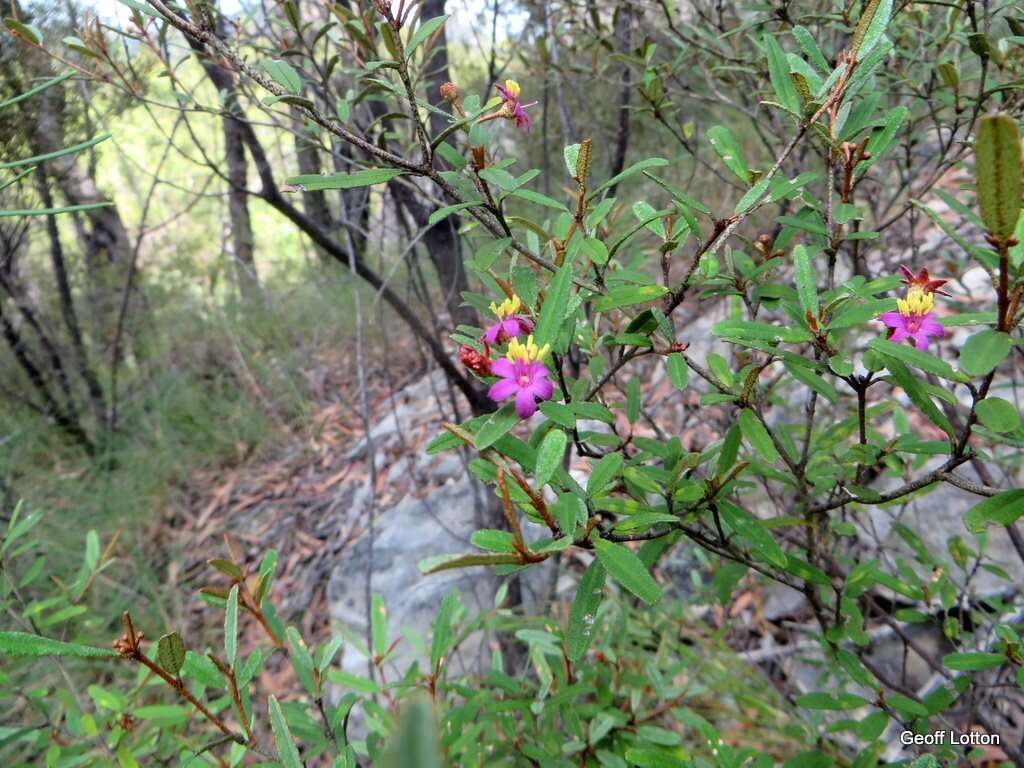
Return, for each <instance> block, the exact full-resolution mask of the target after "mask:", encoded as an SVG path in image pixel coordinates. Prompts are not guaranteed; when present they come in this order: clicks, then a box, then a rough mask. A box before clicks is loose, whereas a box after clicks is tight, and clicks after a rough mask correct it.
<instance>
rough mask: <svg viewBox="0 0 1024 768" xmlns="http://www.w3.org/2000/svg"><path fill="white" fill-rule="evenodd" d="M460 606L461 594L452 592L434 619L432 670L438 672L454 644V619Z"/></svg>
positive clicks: (431, 652) (446, 597)
mask: <svg viewBox="0 0 1024 768" xmlns="http://www.w3.org/2000/svg"><path fill="white" fill-rule="evenodd" d="M458 605H459V593H458V592H457V591H454V590H453V591H451V592H449V593H448V594H447V595H445V596H444V599H443V600H442V601H441V607H440V608H439V609H438V611H437V616H436V617H435V619H434V632H433V637H432V638H431V641H430V669H431V670H436V669H437V668H438V665H439V664H440V663H441V661H442V660H443V659H444V655H445V654H446V653H447V652H448V648H449V647H450V646H451V642H452V618H453V616H454V614H455V609H456V608H457V607H458Z"/></svg>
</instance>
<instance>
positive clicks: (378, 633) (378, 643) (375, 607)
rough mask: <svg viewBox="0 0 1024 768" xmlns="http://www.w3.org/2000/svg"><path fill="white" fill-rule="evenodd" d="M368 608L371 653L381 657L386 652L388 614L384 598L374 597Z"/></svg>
mask: <svg viewBox="0 0 1024 768" xmlns="http://www.w3.org/2000/svg"><path fill="white" fill-rule="evenodd" d="M370 606H371V608H370V637H371V638H372V639H373V652H374V653H375V654H376V655H377V656H383V655H384V654H385V653H387V651H388V612H387V608H386V607H385V606H384V598H383V597H381V596H380V595H374V596H373V598H372V599H371V601H370Z"/></svg>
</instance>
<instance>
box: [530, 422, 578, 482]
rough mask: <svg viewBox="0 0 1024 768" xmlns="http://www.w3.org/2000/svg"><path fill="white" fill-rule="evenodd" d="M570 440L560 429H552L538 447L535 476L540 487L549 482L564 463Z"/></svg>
mask: <svg viewBox="0 0 1024 768" xmlns="http://www.w3.org/2000/svg"><path fill="white" fill-rule="evenodd" d="M568 442H569V438H568V436H567V435H566V434H565V432H563V431H562V430H560V429H552V430H551V431H550V432H548V433H547V434H546V435H544V439H543V440H542V441H541V443H540V447H539V448H537V463H536V465H535V466H534V470H533V477H534V479H535V480H536V481H537V487H538V488H540V487H541V486H544V485H546V484H547V482H548V481H549V480H550V479H551V476H552V475H553V474H555V470H556V469H558V467H559V466H560V465H561V463H562V457H563V456H564V455H565V446H566V444H567V443H568Z"/></svg>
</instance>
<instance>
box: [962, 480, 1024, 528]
mask: <svg viewBox="0 0 1024 768" xmlns="http://www.w3.org/2000/svg"><path fill="white" fill-rule="evenodd" d="M1021 515H1024V490H1022V489H1019V488H1018V489H1015V490H1012V491H1005V492H1003V493H1000V494H999V495H997V496H992V497H990V498H988V499H985V500H984V501H982V502H981V503H979V504H975V505H974V506H973V507H971V509H970V510H969V511H968V512H967V514H965V515H964V525H965V526H967V530H969V531H970V532H971V533H981V532H982V531H984V530H985V526H987V525H1009V524H1010V523H1013V522H1016V520H1017V519H1018V518H1019V517H1020V516H1021Z"/></svg>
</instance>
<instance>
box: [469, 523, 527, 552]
mask: <svg viewBox="0 0 1024 768" xmlns="http://www.w3.org/2000/svg"><path fill="white" fill-rule="evenodd" d="M469 543H470V544H472V545H473V546H474V547H480V549H486V550H487V551H489V552H515V551H516V548H515V537H513V535H512V534H511V533H509V532H508V531H499V530H496V529H493V528H481V529H479V530H476V531H473V533H472V535H470V537H469Z"/></svg>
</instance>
